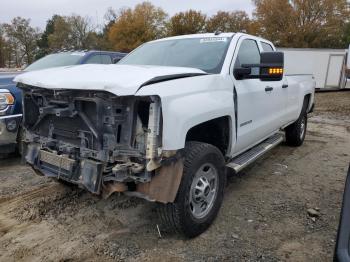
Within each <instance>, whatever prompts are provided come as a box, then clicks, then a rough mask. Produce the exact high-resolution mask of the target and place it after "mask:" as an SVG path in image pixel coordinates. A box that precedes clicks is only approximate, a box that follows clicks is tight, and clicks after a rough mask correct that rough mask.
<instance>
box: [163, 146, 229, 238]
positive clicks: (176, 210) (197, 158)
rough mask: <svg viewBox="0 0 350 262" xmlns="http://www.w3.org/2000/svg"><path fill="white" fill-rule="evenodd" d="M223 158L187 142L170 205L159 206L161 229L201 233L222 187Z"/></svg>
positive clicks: (212, 215) (217, 152) (213, 150)
mask: <svg viewBox="0 0 350 262" xmlns="http://www.w3.org/2000/svg"><path fill="white" fill-rule="evenodd" d="M224 163H225V162H224V158H223V155H222V153H221V152H220V150H219V149H217V148H216V147H214V146H212V145H209V144H205V143H200V142H189V143H187V144H186V148H185V161H184V171H183V177H182V181H181V184H180V187H179V190H178V193H177V196H176V200H175V202H174V203H169V204H165V205H164V204H161V205H160V206H159V209H158V211H159V216H160V218H161V220H162V224H163V226H166V227H167V228H169V227H170V229H174V230H175V231H177V232H179V233H181V234H183V235H185V236H187V237H195V236H198V235H199V234H201V233H202V232H204V231H205V230H206V229H207V228H208V227H209V226H210V225H211V224H212V222H213V221H214V219H215V218H216V216H217V214H218V212H219V209H220V207H221V203H222V200H223V195H224V189H225V184H226V175H225V172H224Z"/></svg>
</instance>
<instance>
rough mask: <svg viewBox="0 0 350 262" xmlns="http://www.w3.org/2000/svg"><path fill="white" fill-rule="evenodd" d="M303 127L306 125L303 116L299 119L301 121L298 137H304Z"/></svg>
mask: <svg viewBox="0 0 350 262" xmlns="http://www.w3.org/2000/svg"><path fill="white" fill-rule="evenodd" d="M305 127H306V123H305V117H303V119H302V120H301V123H300V129H301V131H300V138H301V139H303V137H304V134H305Z"/></svg>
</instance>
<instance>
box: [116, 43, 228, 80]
mask: <svg viewBox="0 0 350 262" xmlns="http://www.w3.org/2000/svg"><path fill="white" fill-rule="evenodd" d="M230 40H231V38H229V37H203V38H189V39H174V40H164V41H157V42H150V43H147V44H144V45H143V46H141V47H140V48H138V49H136V50H135V51H134V52H132V53H131V54H129V55H128V56H126V57H125V58H124V59H122V60H121V61H120V62H119V63H118V64H124V65H158V66H179V67H192V68H198V69H201V70H203V71H205V72H207V73H213V74H217V73H220V71H221V68H222V65H223V63H224V60H225V56H226V52H227V49H228V46H229V43H230Z"/></svg>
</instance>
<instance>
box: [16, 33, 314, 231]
mask: <svg viewBox="0 0 350 262" xmlns="http://www.w3.org/2000/svg"><path fill="white" fill-rule="evenodd" d="M283 65H284V56H283V53H281V52H276V51H275V47H274V46H273V44H272V43H271V42H269V41H267V40H264V39H261V38H258V37H254V36H251V35H247V34H242V33H236V34H235V33H213V34H212V33H210V34H198V35H186V36H177V37H171V38H165V39H160V40H156V41H152V42H149V43H146V44H144V45H142V46H141V47H139V48H137V49H136V50H135V51H133V52H132V53H130V54H129V55H128V56H126V57H125V58H124V59H122V60H121V61H120V62H119V63H118V64H117V65H78V66H74V67H65V68H59V69H47V70H42V71H37V72H29V73H25V74H21V75H20V76H18V77H17V78H16V79H15V81H16V82H17V83H18V86H19V87H20V88H21V89H22V90H23V105H24V127H25V138H24V141H25V143H26V144H27V150H26V156H25V157H26V161H27V162H28V163H29V164H30V165H31V166H32V167H33V169H34V170H35V171H36V172H38V173H40V174H44V175H46V176H50V177H55V178H58V179H59V180H65V181H68V182H71V183H74V184H77V185H79V186H81V187H84V188H86V189H87V190H89V191H90V192H92V193H94V194H102V195H103V196H105V197H108V196H109V195H110V194H112V193H113V192H123V193H125V194H127V195H131V196H138V197H142V198H145V199H147V200H149V201H154V202H158V203H159V214H160V218H161V219H162V220H163V222H165V224H167V225H170V226H171V227H172V228H174V229H175V230H176V231H178V232H180V233H183V234H184V235H186V236H187V237H194V236H197V235H198V234H200V233H202V232H203V231H204V230H206V229H207V228H208V227H209V226H210V224H211V223H212V222H213V220H214V219H215V217H216V215H217V213H218V211H219V209H220V206H221V202H222V200H223V194H224V189H225V182H226V171H227V170H228V169H232V170H234V171H235V172H239V171H240V170H242V168H244V167H245V166H247V165H248V164H250V163H251V162H253V161H254V160H255V159H257V158H258V157H259V156H261V155H262V154H264V153H265V152H267V151H268V150H269V149H271V148H273V147H274V146H276V145H277V144H279V143H281V142H282V141H283V140H284V135H283V134H282V132H281V131H284V132H285V141H286V143H287V144H288V145H291V146H300V145H301V144H302V143H303V141H304V138H305V133H306V126H307V114H308V113H309V112H310V111H311V110H312V108H313V103H314V87H315V81H314V80H313V77H312V76H311V75H290V76H288V75H284V73H283Z"/></svg>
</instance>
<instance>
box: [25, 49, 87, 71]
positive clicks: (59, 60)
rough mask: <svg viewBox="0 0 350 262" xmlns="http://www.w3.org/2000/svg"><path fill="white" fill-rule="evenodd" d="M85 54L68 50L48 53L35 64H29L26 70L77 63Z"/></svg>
mask: <svg viewBox="0 0 350 262" xmlns="http://www.w3.org/2000/svg"><path fill="white" fill-rule="evenodd" d="M84 55H85V53H84V52H66V53H58V54H51V55H47V56H45V57H43V58H41V59H39V60H38V61H36V62H34V63H33V64H31V65H29V66H28V67H27V68H26V69H24V71H33V70H40V69H45V68H51V67H59V66H69V65H76V64H78V62H79V61H80V59H81V58H82V57H83V56H84Z"/></svg>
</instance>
